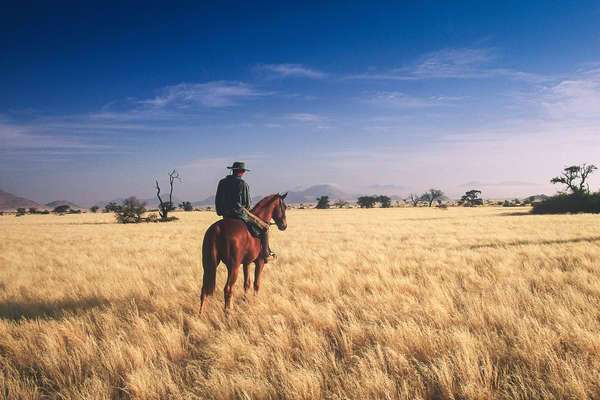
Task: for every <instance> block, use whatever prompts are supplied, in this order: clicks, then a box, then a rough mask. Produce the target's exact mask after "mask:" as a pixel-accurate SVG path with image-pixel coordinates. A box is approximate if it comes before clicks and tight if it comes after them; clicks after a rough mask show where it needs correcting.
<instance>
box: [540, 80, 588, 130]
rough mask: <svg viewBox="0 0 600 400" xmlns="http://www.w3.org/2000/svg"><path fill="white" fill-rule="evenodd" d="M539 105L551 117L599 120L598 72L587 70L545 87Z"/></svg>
mask: <svg viewBox="0 0 600 400" xmlns="http://www.w3.org/2000/svg"><path fill="white" fill-rule="evenodd" d="M541 105H542V106H543V107H544V109H545V111H546V112H547V113H548V115H549V116H550V117H552V118H557V119H584V120H595V121H598V122H600V72H599V71H598V70H592V71H587V72H584V73H582V74H580V75H579V76H578V77H575V78H573V79H569V80H563V81H561V82H559V83H557V84H555V85H553V86H550V87H548V88H546V92H545V93H544V94H543V95H542V98H541Z"/></svg>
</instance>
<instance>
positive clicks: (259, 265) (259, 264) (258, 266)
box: [254, 257, 265, 295]
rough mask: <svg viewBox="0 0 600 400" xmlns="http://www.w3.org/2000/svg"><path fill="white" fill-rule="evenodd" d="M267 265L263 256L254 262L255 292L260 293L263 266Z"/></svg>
mask: <svg viewBox="0 0 600 400" xmlns="http://www.w3.org/2000/svg"><path fill="white" fill-rule="evenodd" d="M264 266H265V260H263V258H262V257H260V258H259V259H257V260H256V261H255V262H254V294H255V295H257V294H258V289H260V276H261V274H262V270H263V267H264Z"/></svg>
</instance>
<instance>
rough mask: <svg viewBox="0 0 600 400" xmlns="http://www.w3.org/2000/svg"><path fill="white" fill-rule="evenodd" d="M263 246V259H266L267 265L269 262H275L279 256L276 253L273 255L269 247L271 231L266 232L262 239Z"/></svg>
mask: <svg viewBox="0 0 600 400" xmlns="http://www.w3.org/2000/svg"><path fill="white" fill-rule="evenodd" d="M260 241H261V244H262V253H261V256H262V258H264V260H265V264H266V263H268V262H269V261H272V260H274V259H275V258H277V255H276V254H275V253H273V252H272V251H271V248H270V247H269V231H268V230H266V231H265V232H264V233H263V234H262V236H261V238H260Z"/></svg>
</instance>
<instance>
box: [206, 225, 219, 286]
mask: <svg viewBox="0 0 600 400" xmlns="http://www.w3.org/2000/svg"><path fill="white" fill-rule="evenodd" d="M220 232H221V227H220V226H219V225H218V224H213V225H211V227H210V228H208V230H207V231H206V233H205V234H204V241H203V242H202V268H203V269H204V276H203V278H202V294H203V295H205V294H206V295H211V294H213V293H214V291H215V285H216V281H217V265H219V254H218V253H219V250H218V249H217V237H218V236H219V233H220Z"/></svg>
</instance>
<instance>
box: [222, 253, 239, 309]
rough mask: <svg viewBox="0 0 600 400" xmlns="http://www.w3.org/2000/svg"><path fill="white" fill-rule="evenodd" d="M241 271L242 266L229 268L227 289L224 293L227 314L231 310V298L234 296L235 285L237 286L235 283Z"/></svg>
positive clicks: (235, 265) (236, 265) (237, 265)
mask: <svg viewBox="0 0 600 400" xmlns="http://www.w3.org/2000/svg"><path fill="white" fill-rule="evenodd" d="M239 270H240V264H239V263H236V264H234V265H232V266H229V265H228V266H227V272H228V273H227V283H226V284H225V288H224V289H223V292H224V294H225V312H227V311H228V310H229V309H230V308H231V297H232V296H233V285H235V281H236V280H237V277H238V272H239Z"/></svg>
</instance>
